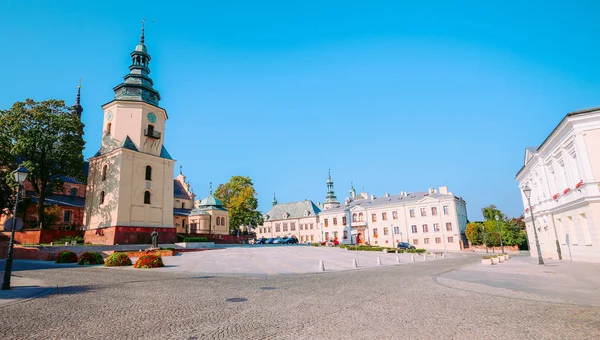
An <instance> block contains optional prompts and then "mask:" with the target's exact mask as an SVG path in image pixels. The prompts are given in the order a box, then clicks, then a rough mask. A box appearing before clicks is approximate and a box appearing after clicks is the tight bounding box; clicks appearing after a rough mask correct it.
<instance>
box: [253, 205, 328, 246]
mask: <svg viewBox="0 0 600 340" xmlns="http://www.w3.org/2000/svg"><path fill="white" fill-rule="evenodd" d="M321 208H322V207H320V206H318V205H315V204H314V203H313V202H312V201H310V200H304V201H300V202H291V203H283V204H278V203H277V199H276V198H275V197H273V207H272V208H271V209H270V210H269V211H268V212H267V213H266V214H264V215H263V219H264V222H263V225H262V226H258V228H256V229H255V231H256V237H257V238H261V237H265V238H271V237H273V238H276V237H289V236H294V237H296V238H297V239H298V241H299V242H300V243H313V242H321V228H320V225H319V212H321Z"/></svg>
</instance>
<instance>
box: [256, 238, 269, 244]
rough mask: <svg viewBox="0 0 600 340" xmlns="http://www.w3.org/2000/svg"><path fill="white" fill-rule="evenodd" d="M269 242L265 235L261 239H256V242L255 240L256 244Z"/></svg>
mask: <svg viewBox="0 0 600 340" xmlns="http://www.w3.org/2000/svg"><path fill="white" fill-rule="evenodd" d="M266 242H267V239H266V238H264V237H261V238H259V239H257V240H256V242H254V244H265V243H266Z"/></svg>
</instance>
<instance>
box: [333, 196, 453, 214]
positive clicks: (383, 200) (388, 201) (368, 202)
mask: <svg viewBox="0 0 600 340" xmlns="http://www.w3.org/2000/svg"><path fill="white" fill-rule="evenodd" d="M425 197H430V198H433V199H439V198H448V197H454V196H453V195H451V194H440V193H427V192H412V193H407V194H406V196H405V195H390V196H387V197H386V196H381V197H375V198H373V199H370V198H367V199H354V200H352V201H350V202H349V204H348V205H346V204H340V205H338V206H335V207H333V208H331V209H327V210H325V211H323V213H324V214H329V213H339V212H342V211H344V210H346V209H352V208H353V207H355V206H361V207H368V208H370V207H378V206H385V205H398V204H411V203H415V202H418V201H420V200H422V199H423V198H425Z"/></svg>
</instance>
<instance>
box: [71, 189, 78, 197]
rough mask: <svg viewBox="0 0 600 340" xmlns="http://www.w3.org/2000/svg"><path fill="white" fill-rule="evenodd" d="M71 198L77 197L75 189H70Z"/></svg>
mask: <svg viewBox="0 0 600 340" xmlns="http://www.w3.org/2000/svg"><path fill="white" fill-rule="evenodd" d="M71 196H77V188H71Z"/></svg>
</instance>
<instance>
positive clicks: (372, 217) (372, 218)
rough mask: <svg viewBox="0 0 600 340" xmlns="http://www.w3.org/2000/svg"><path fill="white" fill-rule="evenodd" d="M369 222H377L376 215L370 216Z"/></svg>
mask: <svg viewBox="0 0 600 340" xmlns="http://www.w3.org/2000/svg"><path fill="white" fill-rule="evenodd" d="M371 221H372V222H377V214H371Z"/></svg>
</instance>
